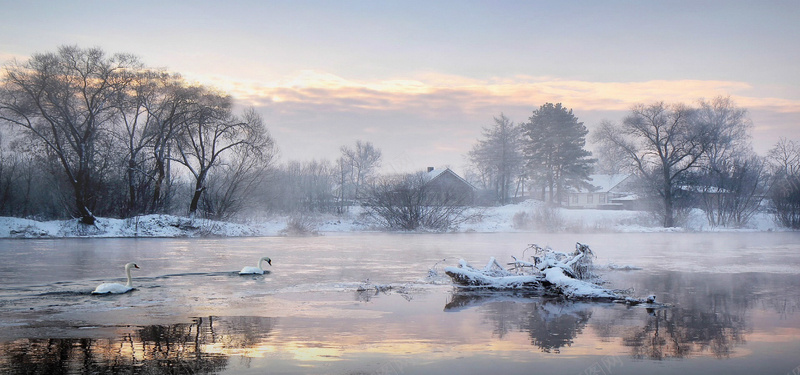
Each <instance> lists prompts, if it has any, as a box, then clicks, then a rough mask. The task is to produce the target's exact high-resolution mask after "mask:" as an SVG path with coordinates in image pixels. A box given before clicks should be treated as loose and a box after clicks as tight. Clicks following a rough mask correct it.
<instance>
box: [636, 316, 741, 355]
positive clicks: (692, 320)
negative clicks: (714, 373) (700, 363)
mask: <svg viewBox="0 0 800 375" xmlns="http://www.w3.org/2000/svg"><path fill="white" fill-rule="evenodd" d="M745 331H746V329H745V323H744V318H743V317H742V316H736V315H732V314H728V313H724V312H709V311H700V310H697V309H683V308H667V309H658V310H656V311H654V312H652V313H651V314H650V315H649V316H648V317H647V320H646V321H645V324H644V326H643V327H641V328H637V329H634V330H632V332H631V333H629V334H627V335H625V336H624V337H623V338H622V340H623V343H624V345H625V346H627V347H629V348H630V349H631V356H633V357H634V358H637V359H643V358H644V359H654V360H663V359H669V358H684V357H687V356H690V355H697V354H702V353H708V354H710V355H711V356H713V357H716V358H727V357H730V356H731V355H732V354H733V351H734V348H735V347H736V346H739V345H742V344H744V343H745V335H744V334H745Z"/></svg>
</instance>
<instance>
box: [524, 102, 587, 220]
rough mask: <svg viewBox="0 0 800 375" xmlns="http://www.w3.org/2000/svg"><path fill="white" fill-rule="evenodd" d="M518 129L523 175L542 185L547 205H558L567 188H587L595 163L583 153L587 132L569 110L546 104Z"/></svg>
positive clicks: (559, 105)
mask: <svg viewBox="0 0 800 375" xmlns="http://www.w3.org/2000/svg"><path fill="white" fill-rule="evenodd" d="M522 128H523V135H524V141H523V142H524V145H523V151H524V153H525V161H526V168H527V171H528V173H529V174H530V175H531V177H533V178H538V179H540V180H542V181H543V183H542V184H541V186H542V196H543V197H544V196H545V192H546V191H547V192H549V199H548V200H549V201H550V203H551V204H556V205H560V204H561V202H562V199H563V196H564V192H565V191H567V190H568V189H569V188H572V187H587V188H588V187H590V185H589V182H588V181H589V174H590V173H591V171H592V165H593V164H594V162H595V160H594V159H591V158H590V156H591V155H592V153H591V152H589V151H586V149H584V146H585V145H586V134H588V133H589V131H588V130H587V129H586V127H585V126H584V125H583V123H582V122H578V118H577V117H575V115H573V114H572V110H571V109H566V108H564V107H562V106H561V103H558V104H555V105H554V104H553V103H546V104H544V105H542V106H541V107H539V109H537V110H535V111H533V115H532V116H531V117H530V119H529V122H527V123H524V124H522Z"/></svg>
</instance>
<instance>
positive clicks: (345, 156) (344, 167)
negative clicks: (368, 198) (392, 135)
mask: <svg viewBox="0 0 800 375" xmlns="http://www.w3.org/2000/svg"><path fill="white" fill-rule="evenodd" d="M340 150H341V153H342V156H341V158H340V159H339V163H338V164H339V168H340V171H339V175H340V178H341V183H342V185H341V191H340V194H341V199H340V202H344V201H345V200H347V199H359V198H361V195H360V194H361V190H362V188H363V187H364V185H367V184H369V183H370V182H372V180H373V179H374V177H375V172H376V171H377V169H378V168H380V166H381V150H380V149H379V148H375V146H373V145H372V143H370V142H362V141H361V140H357V141H356V146H355V148H350V147H347V146H342V147H341V149H340ZM347 192H350V194H347Z"/></svg>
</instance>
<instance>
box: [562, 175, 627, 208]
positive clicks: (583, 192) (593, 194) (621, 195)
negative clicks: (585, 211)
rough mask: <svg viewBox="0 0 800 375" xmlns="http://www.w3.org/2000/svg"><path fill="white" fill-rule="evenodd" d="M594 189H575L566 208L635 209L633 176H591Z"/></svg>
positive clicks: (570, 194)
mask: <svg viewBox="0 0 800 375" xmlns="http://www.w3.org/2000/svg"><path fill="white" fill-rule="evenodd" d="M589 178H591V181H590V182H589V183H590V184H592V185H593V186H594V188H593V189H591V190H587V189H575V190H573V191H571V192H570V193H569V198H568V199H567V202H566V207H570V208H597V209H605V210H623V209H624V210H631V209H634V208H635V205H636V201H637V199H638V198H637V196H636V194H635V193H634V191H635V190H634V187H633V186H632V185H633V180H634V178H633V175H629V174H623V175H608V174H596V175H591V176H589Z"/></svg>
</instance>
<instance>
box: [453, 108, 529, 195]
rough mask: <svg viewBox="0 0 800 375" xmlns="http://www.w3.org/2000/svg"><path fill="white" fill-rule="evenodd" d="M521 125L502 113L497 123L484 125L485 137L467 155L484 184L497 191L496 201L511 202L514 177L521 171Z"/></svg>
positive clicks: (495, 120)
mask: <svg viewBox="0 0 800 375" xmlns="http://www.w3.org/2000/svg"><path fill="white" fill-rule="evenodd" d="M521 136H522V128H521V127H520V126H518V125H515V124H514V123H513V122H511V120H509V119H508V117H506V116H505V115H503V114H502V113H501V114H500V117H495V118H494V126H492V127H491V128H483V139H481V140H478V143H477V144H476V145H475V146H473V147H472V150H470V151H469V153H468V154H467V156H468V158H469V161H470V163H471V164H472V166H473V167H474V168H475V170H476V171H477V174H478V176H480V180H481V182H482V184H483V186H484V188H488V189H490V190H492V191H493V192H494V198H495V201H497V202H499V203H500V204H501V205H502V204H506V203H509V202H508V200H509V198H510V197H511V189H512V186H513V184H514V181H515V179H516V178H517V177H518V176H519V175H520V174H521V172H522V170H521V168H522V163H523V155H522V141H521Z"/></svg>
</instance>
